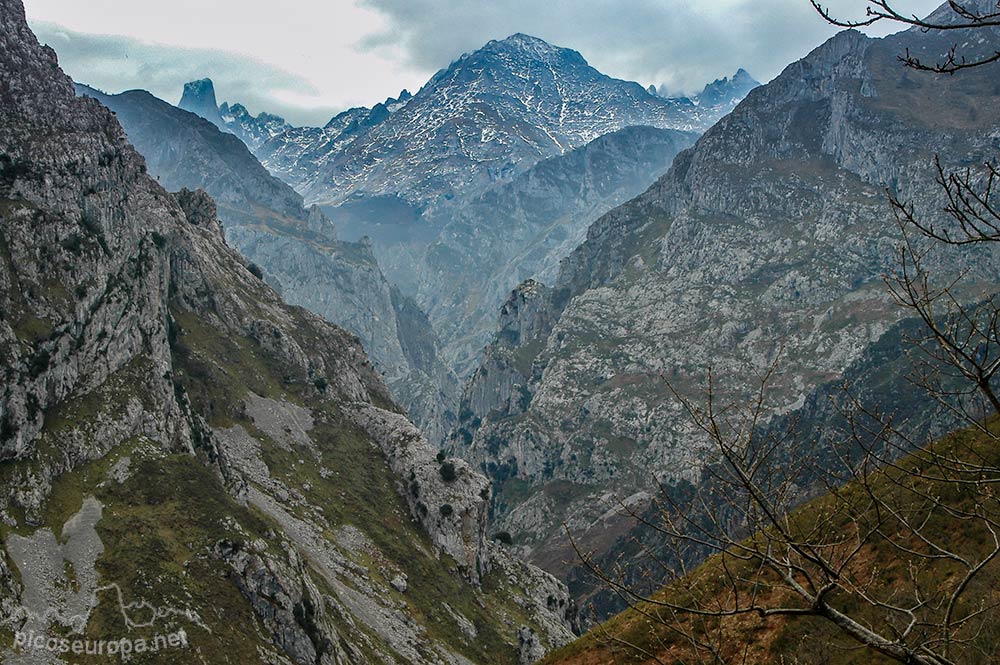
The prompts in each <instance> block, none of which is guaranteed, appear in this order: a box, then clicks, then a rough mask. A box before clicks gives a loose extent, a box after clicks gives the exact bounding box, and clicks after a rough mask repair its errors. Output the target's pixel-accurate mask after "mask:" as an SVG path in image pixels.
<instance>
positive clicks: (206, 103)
mask: <svg viewBox="0 0 1000 665" xmlns="http://www.w3.org/2000/svg"><path fill="white" fill-rule="evenodd" d="M177 106H178V107H180V108H182V109H184V110H185V111H190V112H191V113H194V114H196V115H200V116H201V117H202V118H205V120H208V121H210V122H212V123H214V124H216V125H219V126H222V125H223V122H222V115H221V114H220V113H219V102H218V101H217V100H216V98H215V84H214V83H212V79H210V78H203V79H198V80H197V81H189V82H188V83H185V84H184V93H183V94H182V95H181V101H180V103H179V104H177Z"/></svg>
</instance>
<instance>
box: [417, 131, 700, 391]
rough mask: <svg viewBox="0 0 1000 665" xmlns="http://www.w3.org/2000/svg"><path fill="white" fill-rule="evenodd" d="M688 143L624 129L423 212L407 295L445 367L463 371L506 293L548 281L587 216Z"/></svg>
mask: <svg viewBox="0 0 1000 665" xmlns="http://www.w3.org/2000/svg"><path fill="white" fill-rule="evenodd" d="M696 138H697V135H696V134H694V133H691V132H678V131H675V130H671V129H657V128H654V127H641V126H640V127H627V128H625V129H622V130H619V131H617V132H612V133H610V134H606V135H604V136H601V137H600V138H597V139H595V140H594V141H591V142H590V143H588V144H587V145H585V146H583V147H581V148H578V149H576V150H571V151H570V152H567V153H566V154H565V155H560V156H558V157H552V158H549V159H546V160H544V161H542V162H539V163H538V164H536V165H535V166H533V167H532V168H531V169H529V170H528V171H527V172H525V173H523V174H521V175H520V176H518V177H516V178H514V180H513V181H511V182H509V183H506V184H504V185H501V186H498V187H495V188H493V189H490V190H487V191H486V192H484V193H482V194H480V195H478V196H476V197H473V198H471V199H469V200H465V201H456V202H455V204H454V205H452V206H448V207H444V208H442V209H439V211H438V212H437V213H436V214H434V215H432V216H431V221H430V223H431V224H432V225H433V226H436V227H439V228H440V232H439V233H438V234H437V237H436V239H435V240H434V241H433V242H432V243H431V244H430V245H429V246H428V247H427V248H426V249H425V250H423V254H422V256H420V257H419V258H418V259H417V262H416V263H417V265H418V268H417V270H418V278H417V285H418V286H417V289H416V295H415V297H416V298H417V300H418V301H419V302H420V303H422V304H423V305H424V307H425V309H426V310H427V312H428V315H429V316H430V318H431V320H432V321H433V322H434V323H435V324H436V327H437V329H438V330H439V331H440V332H439V335H440V336H441V338H442V341H443V343H444V346H445V353H446V354H447V356H448V358H449V361H450V363H451V366H452V367H455V368H456V369H457V371H458V372H459V373H460V374H462V375H467V374H468V373H469V371H470V368H471V367H474V364H475V363H476V362H477V361H478V358H479V355H480V353H481V351H482V348H483V346H485V344H486V343H487V342H488V341H489V339H490V336H491V335H492V333H493V332H494V326H495V320H496V311H497V309H498V308H499V307H500V306H501V305H502V304H503V302H504V299H505V298H506V297H507V294H508V293H510V290H511V289H512V288H514V287H515V286H516V285H517V284H519V283H521V282H522V281H524V280H525V279H528V278H536V279H541V280H545V279H551V278H553V277H554V276H555V275H556V273H557V272H558V267H559V261H560V260H562V259H563V258H564V257H566V256H567V255H569V253H570V252H571V251H572V250H573V249H574V248H576V247H577V246H578V245H579V244H580V243H581V242H582V241H583V240H584V237H585V235H586V231H587V227H588V226H589V225H590V224H591V223H592V222H593V221H594V220H595V219H597V218H598V217H599V216H601V215H602V214H603V213H605V212H607V211H608V210H611V209H612V208H614V207H615V206H617V205H619V204H621V203H623V202H625V201H627V200H629V199H630V198H632V197H634V196H636V195H638V194H639V193H641V192H642V191H644V190H645V189H646V188H647V187H648V186H649V185H650V184H652V183H653V182H654V181H655V180H656V178H657V177H659V176H660V175H662V174H663V173H664V172H665V171H666V170H667V168H669V166H670V163H671V162H672V161H673V160H674V157H676V156H677V153H679V152H680V151H681V150H683V149H684V148H687V147H689V146H690V145H692V144H693V143H694V141H695V139H696Z"/></svg>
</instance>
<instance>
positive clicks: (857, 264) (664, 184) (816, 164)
mask: <svg viewBox="0 0 1000 665" xmlns="http://www.w3.org/2000/svg"><path fill="white" fill-rule="evenodd" d="M952 39H953V36H952V37H942V36H940V35H934V34H925V33H920V32H909V33H903V34H901V35H897V36H893V37H890V38H887V39H884V40H873V39H869V38H867V37H865V36H864V35H861V34H859V33H857V32H851V31H848V32H844V33H842V34H840V35H838V36H836V37H835V38H833V39H831V40H830V41H829V42H828V43H826V44H825V45H823V46H822V47H820V48H818V49H817V50H816V51H815V52H813V53H812V54H810V55H809V56H808V57H807V58H805V59H803V60H802V61H800V62H798V63H795V64H793V65H790V66H789V67H788V68H787V69H786V70H785V72H783V73H782V75H781V76H779V77H778V78H777V79H776V80H774V81H773V82H772V83H770V84H768V85H766V86H763V87H761V88H758V89H756V90H754V91H752V92H751V93H750V94H749V96H748V97H747V99H746V100H745V101H744V102H743V103H741V104H740V105H739V106H738V107H737V108H736V109H735V110H734V111H733V113H731V114H730V115H729V116H727V117H726V118H724V119H723V120H722V121H720V122H719V123H718V124H717V125H716V126H715V127H713V128H712V129H711V130H709V131H708V132H707V133H706V134H705V135H704V136H703V137H702V138H701V139H700V140H699V141H698V143H697V144H696V145H695V147H694V148H692V149H690V150H688V151H686V152H683V153H681V155H680V156H679V157H678V158H677V160H676V161H675V163H674V165H673V166H672V167H671V169H670V171H669V172H668V173H667V174H666V175H665V176H664V177H663V178H661V179H660V180H659V181H658V182H657V183H656V184H655V185H654V186H653V187H651V188H650V189H649V190H648V191H647V192H646V193H644V194H643V195H641V196H639V197H637V198H636V199H634V200H633V201H631V202H629V203H627V204H626V205H623V206H621V207H620V208H618V209H616V210H614V211H612V212H611V213H609V214H607V215H605V216H603V217H602V218H601V219H599V220H598V221H597V222H596V223H595V224H593V225H592V226H591V227H590V228H589V229H588V231H587V238H586V240H585V241H584V242H583V243H582V244H581V245H580V247H579V248H577V249H576V250H575V251H574V252H572V253H571V254H570V256H569V257H568V258H567V259H566V260H565V261H564V262H563V264H562V266H561V269H560V274H559V276H558V278H557V279H556V280H555V282H554V286H553V287H552V288H551V289H550V290H549V291H548V295H543V297H542V298H540V300H539V305H538V306H536V307H532V308H529V309H528V310H526V312H527V315H528V319H529V320H530V321H534V320H537V319H538V315H537V313H536V312H537V311H538V310H542V311H545V312H546V317H547V318H550V319H552V320H554V323H552V324H551V331H550V332H549V333H548V334H546V335H544V336H543V337H542V339H541V340H539V339H533V338H530V337H529V341H528V342H527V343H525V344H521V345H515V346H514V347H513V348H510V345H509V343H508V342H506V341H505V334H504V333H503V332H501V333H500V334H499V335H498V336H497V340H496V341H495V342H494V343H493V344H492V345H491V346H490V347H489V348H488V349H487V351H486V353H485V358H486V363H485V364H484V366H483V367H482V368H480V371H479V372H477V373H476V374H475V375H474V378H473V381H472V383H471V384H469V386H467V388H466V392H465V395H466V401H465V404H466V405H467V406H468V407H469V408H468V409H467V410H463V412H462V414H461V416H462V418H461V423H460V426H459V428H457V429H456V432H455V434H454V436H453V438H452V441H453V442H454V444H455V445H456V449H457V450H458V451H459V452H460V454H461V455H462V456H463V457H465V458H466V459H469V460H470V461H472V462H473V463H474V464H477V465H479V466H480V468H482V469H484V470H486V471H488V472H489V473H490V474H491V475H492V476H493V478H494V480H495V481H496V482H497V485H498V487H497V492H496V496H497V499H496V504H495V506H494V507H495V510H496V515H497V519H498V523H499V527H500V528H505V529H507V530H509V531H510V532H511V533H512V534H513V535H514V539H515V542H516V543H517V544H519V545H520V546H521V548H522V550H523V551H524V552H525V553H527V554H529V555H530V556H531V557H532V559H533V560H534V561H535V562H537V563H540V564H543V565H544V566H545V567H547V568H548V569H549V570H552V571H556V572H565V571H566V568H565V564H564V563H563V562H565V561H572V559H573V556H574V555H573V553H572V551H570V550H569V548H568V544H567V543H566V541H565V538H564V536H563V530H562V528H561V525H562V523H563V522H566V523H567V524H568V525H569V527H570V528H571V529H572V530H574V531H575V532H576V534H577V535H578V537H579V539H580V542H581V543H582V544H583V546H584V547H593V548H595V549H597V550H598V551H606V550H608V549H609V548H611V547H613V546H614V543H615V541H616V539H617V538H618V537H620V536H622V535H624V534H625V533H626V532H627V530H628V528H629V526H628V525H627V524H625V523H623V520H621V519H619V518H617V517H616V515H617V512H618V511H617V510H616V509H615V505H616V502H617V501H618V500H623V501H625V502H627V503H630V504H633V505H642V504H643V503H645V502H646V501H647V500H648V496H649V494H648V493H649V492H651V491H655V488H656V481H661V482H666V483H675V482H679V481H682V480H687V481H691V482H697V480H698V477H699V471H700V468H701V464H702V462H703V460H704V455H705V452H704V448H703V446H704V441H703V440H702V439H701V438H700V437H699V436H698V434H697V433H696V432H695V431H693V430H692V429H691V427H690V424H689V422H688V420H687V419H686V418H685V417H684V415H683V413H682V412H681V409H680V408H679V405H678V404H677V403H676V401H674V400H673V399H671V397H670V394H669V392H668V390H667V389H666V387H665V385H664V379H667V380H669V381H670V383H671V384H672V385H673V386H674V387H675V388H677V389H678V390H680V391H682V392H685V393H688V394H692V395H693V394H695V393H696V392H697V391H698V390H700V389H701V388H702V387H703V382H704V376H705V371H706V369H707V368H708V367H709V366H711V367H713V369H714V371H715V375H716V377H719V380H720V384H719V385H717V390H719V391H720V394H724V395H725V396H727V397H734V398H739V397H741V396H743V395H744V391H745V390H746V389H747V386H750V385H752V383H753V381H752V373H751V369H752V368H755V367H758V368H759V367H761V366H762V365H764V364H766V363H768V362H769V361H771V360H772V359H773V358H774V357H775V356H776V355H778V354H779V353H780V357H781V370H782V371H781V372H780V374H779V376H778V377H777V381H776V384H775V386H774V389H775V392H774V394H773V396H774V397H775V399H776V400H777V401H778V403H780V404H781V405H782V406H781V407H780V409H781V410H788V409H793V408H796V407H797V406H800V405H801V404H803V402H804V400H806V399H807V397H808V395H809V394H810V391H811V390H812V389H813V388H814V387H815V386H817V385H820V384H824V383H826V382H827V381H833V380H835V379H836V378H837V377H839V376H841V375H842V373H843V372H844V371H845V369H846V368H848V367H849V366H851V365H852V363H854V362H855V361H857V360H858V358H860V356H861V354H862V353H863V352H864V350H865V349H866V348H868V347H869V346H870V345H871V344H873V343H874V342H875V341H876V340H878V339H880V337H881V336H882V335H883V334H884V333H885V331H886V330H888V329H889V328H890V327H891V326H892V325H893V324H894V323H895V322H896V321H897V320H898V318H899V317H900V316H901V314H902V312H901V311H900V310H899V309H898V308H897V307H896V306H895V305H894V304H893V303H892V302H891V301H890V299H889V297H888V294H887V293H886V290H885V287H884V285H883V284H882V281H881V275H882V274H884V273H885V272H887V271H890V270H892V268H893V266H894V255H895V247H896V245H897V243H898V242H899V236H898V231H897V229H896V226H895V224H894V223H893V221H892V216H891V212H890V210H889V209H888V206H887V204H886V201H885V195H884V188H885V187H889V188H891V189H892V190H894V191H895V192H896V193H898V194H899V195H901V196H902V197H903V198H905V199H907V200H911V201H913V203H914V205H915V206H917V209H918V211H920V212H921V213H922V214H927V215H937V214H940V213H939V212H938V211H939V210H940V208H941V203H940V200H939V199H938V198H937V197H938V196H939V190H938V189H937V187H936V186H935V184H934V169H933V156H934V155H935V154H936V153H940V154H941V155H942V156H943V157H944V158H945V159H946V164H945V166H946V167H958V166H963V165H968V164H975V163H977V162H982V161H984V160H987V159H990V158H991V157H992V156H994V155H995V154H996V150H997V148H998V143H997V140H998V136H1000V125H998V123H997V119H996V117H995V115H994V114H990V113H988V112H986V109H989V108H993V106H994V105H995V104H996V103H997V101H998V97H997V95H998V94H1000V89H997V87H996V85H995V82H994V78H993V77H994V75H995V72H991V71H986V70H984V71H980V72H973V73H972V74H971V75H970V76H968V77H952V78H949V77H934V76H927V75H921V74H918V73H915V72H910V71H907V70H905V69H902V68H900V67H899V66H898V63H897V61H896V55H897V54H898V53H901V52H903V51H904V50H905V49H906V48H909V49H910V50H911V53H920V54H922V55H923V56H926V58H925V59H927V60H930V59H932V57H933V55H934V54H937V53H944V52H946V51H947V49H948V47H949V46H950V44H951V41H952ZM928 100H932V101H931V102H928ZM929 260H931V261H934V262H935V263H933V267H934V269H935V270H936V271H938V272H939V274H940V275H942V276H943V277H942V278H946V277H947V276H948V275H955V274H956V271H957V270H964V269H967V270H969V271H970V275H972V277H973V278H976V277H978V278H980V279H981V280H982V281H981V285H982V288H984V289H988V288H990V285H993V286H995V285H996V274H997V273H996V270H997V267H998V266H1000V263H998V260H1000V257H998V256H997V254H996V252H995V251H990V250H987V251H985V252H984V251H978V252H976V253H974V254H963V253H947V252H942V253H935V254H934V256H933V258H932V259H929ZM535 288H536V287H532V289H535ZM540 292H541V293H543V294H544V293H545V292H544V291H540ZM968 295H969V297H980V296H981V294H977V293H969V294H968ZM518 298H521V296H517V295H516V294H515V298H512V300H511V301H510V302H509V304H508V306H507V307H508V309H509V308H510V307H511V306H513V305H515V304H517V302H518ZM517 327H518V325H517V324H514V325H512V324H511V323H510V322H503V323H501V330H506V329H516V328H517ZM498 358H501V359H503V358H511V359H514V358H517V359H518V362H517V366H518V368H519V369H517V370H516V371H515V370H513V369H511V368H512V367H513V366H514V363H513V362H510V361H508V362H505V363H503V367H504V368H506V369H505V370H503V371H498V369H497V359H498ZM529 359H530V360H529ZM515 383H516V384H517V385H518V386H520V387H519V388H518V392H519V398H518V399H517V400H511V399H510V394H511V392H512V390H511V385H512V384H515Z"/></svg>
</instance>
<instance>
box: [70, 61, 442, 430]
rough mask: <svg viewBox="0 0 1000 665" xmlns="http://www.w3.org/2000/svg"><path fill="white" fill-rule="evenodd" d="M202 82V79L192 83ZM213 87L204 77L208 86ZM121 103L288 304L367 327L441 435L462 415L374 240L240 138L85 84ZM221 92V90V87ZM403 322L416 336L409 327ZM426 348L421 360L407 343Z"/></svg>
mask: <svg viewBox="0 0 1000 665" xmlns="http://www.w3.org/2000/svg"><path fill="white" fill-rule="evenodd" d="M192 87H195V86H192ZM210 88H211V83H210V82H207V81H205V82H201V85H200V86H199V87H198V89H199V90H202V91H204V90H206V89H210ZM77 91H78V94H82V95H86V96H89V97H93V98H95V99H97V100H98V101H100V102H101V103H102V104H104V105H105V106H107V107H108V108H110V109H111V110H113V111H114V112H115V113H116V115H117V118H118V121H119V122H120V123H121V124H122V126H123V128H124V129H125V131H126V132H127V134H128V136H129V139H130V141H131V142H132V144H133V145H135V146H136V148H137V149H138V150H139V151H140V153H142V154H143V155H144V156H145V157H146V163H147V165H148V168H149V172H150V174H152V175H153V176H154V177H156V178H157V180H158V181H159V182H160V184H161V185H163V186H164V187H166V188H167V189H168V190H178V189H182V188H189V189H198V188H203V189H205V190H206V191H207V192H208V193H209V194H211V195H212V196H213V197H214V198H215V200H216V201H217V202H218V204H219V215H220V218H221V219H222V221H223V224H224V227H225V233H226V238H227V240H228V242H229V243H230V244H231V245H233V246H234V247H235V248H236V249H238V250H239V251H240V252H241V253H242V254H243V255H244V256H245V257H247V258H248V259H249V260H250V261H252V262H254V263H255V264H256V265H257V266H259V267H260V268H261V269H262V270H263V271H264V274H265V277H266V279H267V280H268V281H269V282H270V283H271V284H272V285H273V286H275V288H277V289H278V290H279V291H280V292H281V293H282V295H283V296H284V298H285V300H286V301H287V302H290V303H292V304H295V305H300V306H303V307H306V308H307V309H309V310H311V311H313V312H314V313H316V314H319V315H320V316H322V317H323V318H325V319H326V320H328V321H330V322H331V323H335V324H337V325H340V326H343V327H344V328H346V329H348V330H350V331H351V332H353V333H355V334H356V335H358V336H359V337H360V338H361V340H362V343H363V344H364V347H365V350H366V351H367V353H368V354H369V355H370V356H371V358H372V359H373V360H374V361H375V363H376V367H377V369H378V371H379V372H380V373H381V374H382V376H383V379H384V380H385V381H386V382H387V384H388V385H389V387H390V389H391V390H392V393H393V395H394V397H395V399H396V400H397V401H398V402H399V403H400V404H401V405H403V406H404V407H405V408H406V409H407V412H408V413H409V414H410V415H411V417H412V418H413V419H414V421H415V422H417V423H418V424H419V425H420V426H421V427H423V428H425V432H426V433H427V434H428V436H430V437H431V438H432V440H435V441H440V440H441V438H442V437H443V435H444V431H443V430H444V428H446V427H447V426H448V423H451V422H453V421H454V417H453V416H452V415H449V414H448V413H446V412H448V411H449V410H452V411H453V410H454V403H455V402H456V395H457V391H458V386H457V380H456V379H455V378H454V376H452V375H451V374H450V372H449V371H448V370H447V368H446V367H445V366H444V364H443V363H442V361H441V360H440V359H439V358H438V352H437V349H438V347H439V343H438V341H437V339H436V337H435V335H434V332H433V330H431V329H429V328H427V327H423V328H421V327H419V326H417V327H412V326H411V323H412V320H413V319H414V317H417V318H419V317H420V316H421V314H420V313H419V311H417V310H418V308H416V306H415V305H411V306H407V304H406V303H404V300H403V296H401V295H400V294H395V295H394V291H393V288H392V287H391V286H390V284H389V283H388V282H387V281H386V279H385V277H384V276H383V274H382V271H381V269H380V267H379V265H378V262H377V260H376V259H375V256H374V255H373V253H372V251H371V247H370V245H369V244H367V243H365V242H359V243H349V242H344V241H341V240H339V239H338V238H337V237H336V231H335V229H334V227H333V224H332V223H331V222H330V221H329V220H328V219H327V218H326V217H325V216H324V215H323V213H322V212H321V211H320V210H319V209H318V208H317V207H315V206H313V207H311V208H309V209H306V208H305V207H304V206H303V203H302V197H301V196H299V195H298V194H297V193H296V192H295V191H294V190H293V189H292V188H291V187H289V186H288V185H286V184H285V183H283V182H281V181H280V180H278V179H277V178H275V177H274V176H272V175H271V174H269V173H268V172H267V170H266V169H265V168H264V167H263V166H261V164H260V163H259V162H258V161H257V160H256V158H254V157H253V155H252V154H251V153H250V151H249V150H248V149H247V147H246V146H245V145H244V144H243V143H241V142H240V140H239V139H238V138H237V137H236V136H234V135H232V134H230V133H227V132H224V131H222V130H220V129H218V128H217V127H216V126H214V125H212V124H211V123H209V122H207V121H206V120H204V119H202V118H200V117H198V116H196V115H194V114H192V113H189V112H186V111H183V110H180V109H177V108H175V107H173V106H171V105H170V104H168V103H166V102H164V101H162V100H159V99H157V98H155V97H153V96H152V95H150V94H149V93H147V92H145V91H140V90H136V91H129V92H124V93H121V94H119V95H107V94H104V93H101V92H99V91H96V90H93V89H92V88H87V87H86V86H81V85H77ZM213 96H214V94H213ZM404 326H411V327H409V328H407V330H408V334H409V335H410V336H411V338H410V339H406V338H405V336H404V335H402V334H401V333H400V331H401V329H402V328H403V327H404ZM408 346H420V347H423V348H425V349H426V350H427V353H426V354H425V357H424V358H422V359H421V360H420V361H419V362H417V361H413V360H411V358H410V357H409V356H408V355H407V353H406V351H405V348H408Z"/></svg>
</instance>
